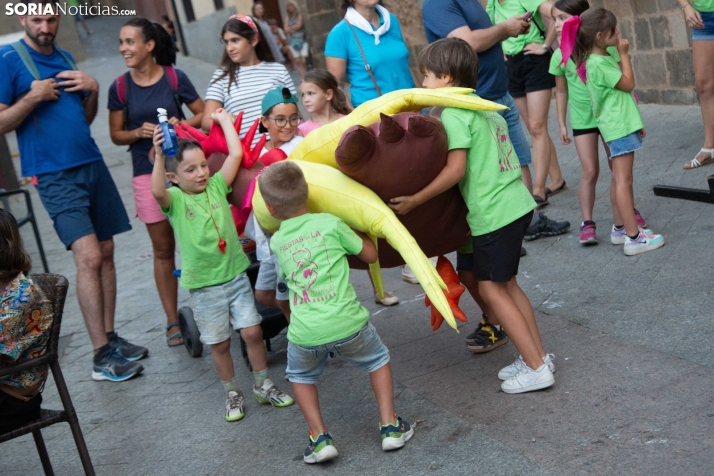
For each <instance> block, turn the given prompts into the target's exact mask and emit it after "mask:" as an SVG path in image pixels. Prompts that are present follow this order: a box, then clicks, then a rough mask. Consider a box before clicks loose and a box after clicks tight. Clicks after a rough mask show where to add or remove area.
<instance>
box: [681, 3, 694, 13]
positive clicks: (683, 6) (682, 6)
mask: <svg viewBox="0 0 714 476" xmlns="http://www.w3.org/2000/svg"><path fill="white" fill-rule="evenodd" d="M688 6H689V7H691V6H692V4H691V3H689V2H688V1H687V2H685V3H684V5H680V7H679V8H681V9H682V11H684V9H685V8H687V7H688Z"/></svg>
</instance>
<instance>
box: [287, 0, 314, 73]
mask: <svg viewBox="0 0 714 476" xmlns="http://www.w3.org/2000/svg"><path fill="white" fill-rule="evenodd" d="M285 9H286V11H287V13H288V14H287V15H286V16H285V21H284V24H285V25H287V29H286V30H285V33H287V35H288V46H289V47H290V52H291V54H292V58H293V64H294V65H295V67H296V68H297V70H298V73H299V74H300V79H302V78H304V77H305V69H306V65H305V61H306V59H307V57H308V54H309V51H310V47H309V45H308V43H307V36H306V35H305V22H304V21H303V18H302V14H301V13H300V10H298V7H297V5H295V3H294V2H288V3H287V5H286V7H285Z"/></svg>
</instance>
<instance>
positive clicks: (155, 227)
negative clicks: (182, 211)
mask: <svg viewBox="0 0 714 476" xmlns="http://www.w3.org/2000/svg"><path fill="white" fill-rule="evenodd" d="M146 230H147V231H148V232H149V237H150V238H151V247H152V249H153V252H154V281H155V282H156V289H157V290H158V291H159V299H161V305H162V306H163V308H164V312H165V313H166V324H171V323H172V322H177V321H178V311H177V308H178V280H177V279H176V276H174V275H173V272H174V269H176V262H175V259H174V257H175V254H176V241H175V240H174V230H173V228H171V225H170V224H169V222H168V220H164V221H160V222H158V223H151V224H147V225H146ZM178 331H179V328H178V326H171V327H170V328H169V329H168V330H167V335H172V334H175V333H176V332H178ZM179 342H180V340H179V339H178V338H176V339H173V340H172V342H170V344H175V343H179Z"/></svg>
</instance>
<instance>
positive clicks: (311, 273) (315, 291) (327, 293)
mask: <svg viewBox="0 0 714 476" xmlns="http://www.w3.org/2000/svg"><path fill="white" fill-rule="evenodd" d="M323 239H324V238H323V237H322V235H321V234H320V232H319V231H315V232H312V233H310V234H309V235H304V236H300V237H297V238H295V239H292V240H290V241H288V242H287V243H286V244H285V245H283V246H281V247H280V251H287V250H290V249H292V250H293V251H292V253H290V254H289V256H290V258H289V259H288V261H286V262H284V265H283V269H285V270H286V271H289V270H291V269H292V270H293V271H292V272H290V275H289V279H290V281H291V282H293V283H294V284H295V288H297V289H295V291H294V292H293V295H292V305H293V306H298V305H300V304H305V303H309V302H320V301H326V300H328V299H331V298H333V297H336V296H337V292H336V287H335V285H334V284H333V283H332V276H330V273H329V271H328V270H321V269H320V267H319V265H318V264H317V262H316V261H321V262H323V263H330V257H329V256H328V252H327V248H326V247H325V245H324V244H321V243H320V242H321V241H323ZM310 245H312V246H310ZM321 253H324V257H322V256H320V254H321ZM286 255H287V253H286V254H284V255H283V256H286ZM318 256H320V257H321V258H322V259H321V260H318V259H316V258H317V257H318ZM318 281H319V282H318Z"/></svg>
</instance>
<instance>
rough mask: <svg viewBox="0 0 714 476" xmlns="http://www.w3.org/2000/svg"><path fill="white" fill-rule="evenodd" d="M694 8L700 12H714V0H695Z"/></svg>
mask: <svg viewBox="0 0 714 476" xmlns="http://www.w3.org/2000/svg"><path fill="white" fill-rule="evenodd" d="M694 9H695V10H696V11H698V12H704V13H709V12H714V0H694Z"/></svg>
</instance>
